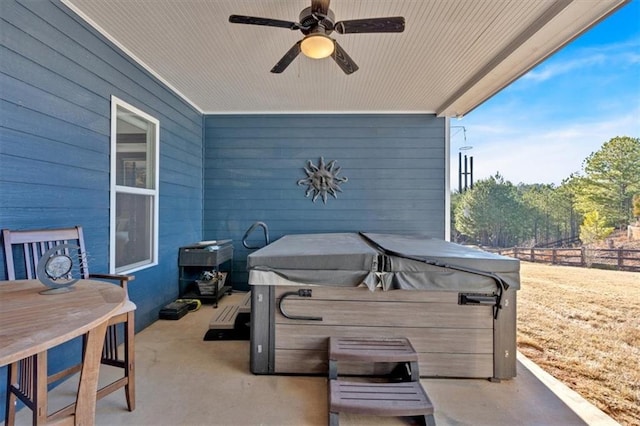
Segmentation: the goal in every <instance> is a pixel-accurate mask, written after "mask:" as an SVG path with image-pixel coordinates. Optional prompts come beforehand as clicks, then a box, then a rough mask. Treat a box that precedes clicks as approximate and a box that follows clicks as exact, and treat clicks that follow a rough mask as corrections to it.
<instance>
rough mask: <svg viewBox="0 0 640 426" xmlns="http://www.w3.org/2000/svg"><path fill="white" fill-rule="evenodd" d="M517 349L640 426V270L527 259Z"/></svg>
mask: <svg viewBox="0 0 640 426" xmlns="http://www.w3.org/2000/svg"><path fill="white" fill-rule="evenodd" d="M521 281H522V286H521V289H520V291H519V292H518V349H519V350H520V351H521V352H522V353H523V354H524V355H526V356H527V357H529V358H530V359H531V360H532V361H534V362H535V363H536V364H538V365H539V366H540V367H542V368H543V369H544V370H546V371H547V372H548V373H550V374H551V375H553V376H554V377H556V378H557V379H558V380H560V381H562V382H563V383H565V384H566V385H567V386H569V387H570V388H572V389H573V390H575V391H576V392H578V393H579V394H581V395H582V396H583V397H584V398H585V399H587V400H588V401H590V402H591V403H593V404H594V405H596V406H597V407H598V408H600V409H601V410H602V411H604V412H605V413H607V414H608V415H610V416H611V417H613V418H614V419H615V420H616V421H618V422H619V423H621V424H623V425H634V426H638V425H640V273H637V272H636V273H634V272H621V271H604V270H598V269H586V268H577V267H567V266H551V265H543V264H535V263H528V262H522V263H521Z"/></svg>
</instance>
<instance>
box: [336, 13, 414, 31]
mask: <svg viewBox="0 0 640 426" xmlns="http://www.w3.org/2000/svg"><path fill="white" fill-rule="evenodd" d="M334 29H335V30H336V31H337V32H339V33H340V34H354V33H401V32H403V31H404V18H403V17H402V16H390V17H387V18H371V19H353V20H350V21H340V22H336V24H335V26H334Z"/></svg>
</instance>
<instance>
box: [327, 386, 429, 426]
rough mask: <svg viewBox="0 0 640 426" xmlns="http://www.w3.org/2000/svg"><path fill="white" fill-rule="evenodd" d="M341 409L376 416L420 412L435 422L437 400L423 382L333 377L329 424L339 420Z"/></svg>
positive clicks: (423, 417)
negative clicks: (352, 380) (348, 379)
mask: <svg viewBox="0 0 640 426" xmlns="http://www.w3.org/2000/svg"><path fill="white" fill-rule="evenodd" d="M340 413H355V414H367V415H375V416H394V417H404V416H420V418H421V420H422V422H423V423H424V424H425V425H435V419H434V417H433V404H432V403H431V400H430V399H429V397H428V396H427V393H426V392H425V391H424V389H423V388H422V386H421V385H420V382H401V383H368V382H350V381H342V380H330V381H329V424H330V425H331V426H337V425H338V424H339V414H340Z"/></svg>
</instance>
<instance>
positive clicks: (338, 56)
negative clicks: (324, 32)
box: [331, 41, 358, 74]
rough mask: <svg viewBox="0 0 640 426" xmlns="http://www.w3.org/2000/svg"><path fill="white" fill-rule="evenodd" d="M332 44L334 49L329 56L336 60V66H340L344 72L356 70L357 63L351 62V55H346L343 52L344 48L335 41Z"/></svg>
mask: <svg viewBox="0 0 640 426" xmlns="http://www.w3.org/2000/svg"><path fill="white" fill-rule="evenodd" d="M334 45H335V50H334V51H333V55H331V57H332V58H333V60H334V61H336V63H337V64H338V66H339V67H340V68H342V71H344V73H345V74H352V73H354V72H356V71H358V65H356V63H355V62H353V59H351V57H350V56H349V55H347V52H345V51H344V49H343V48H342V47H340V45H339V44H338V42H337V41H334Z"/></svg>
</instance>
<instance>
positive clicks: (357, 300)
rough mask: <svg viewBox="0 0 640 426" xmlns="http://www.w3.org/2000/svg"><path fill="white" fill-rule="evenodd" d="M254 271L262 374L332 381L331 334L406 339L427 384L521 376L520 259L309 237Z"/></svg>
mask: <svg viewBox="0 0 640 426" xmlns="http://www.w3.org/2000/svg"><path fill="white" fill-rule="evenodd" d="M247 267H248V269H249V284H250V285H251V286H252V287H251V290H252V304H251V345H250V346H251V371H252V372H253V373H255V374H326V372H327V369H328V363H327V337H329V336H341V337H356V336H358V337H398V336H403V337H407V338H409V339H410V340H411V343H412V345H413V346H414V348H415V349H416V351H418V355H419V368H420V374H421V376H423V377H463V378H490V379H496V380H500V379H510V378H513V377H515V375H516V367H515V362H516V291H517V290H518V289H519V288H520V277H519V269H520V264H519V261H518V260H517V259H512V258H507V257H503V256H498V255H495V254H492V253H488V252H485V251H481V250H476V249H473V248H469V247H465V246H461V245H458V244H453V243H449V242H446V241H443V240H438V239H434V238H428V237H423V236H412V235H395V234H375V233H360V234H356V233H341V234H307V235H287V236H285V237H282V238H281V239H279V240H277V241H275V242H273V243H271V244H269V245H268V246H266V247H263V248H262V249H260V250H258V251H256V252H254V253H252V254H250V255H249V257H248V260H247ZM341 368H342V367H341ZM350 368H351V369H350V370H349V372H351V373H353V374H376V373H383V371H382V370H383V369H384V368H388V366H373V367H362V366H357V365H352V366H350ZM365 368H368V369H373V370H366V371H365V370H364V369H365Z"/></svg>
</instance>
